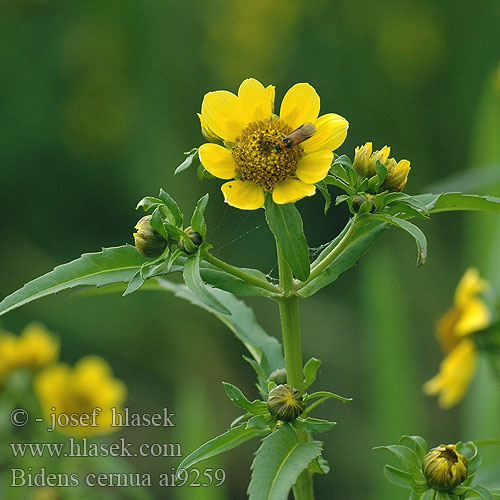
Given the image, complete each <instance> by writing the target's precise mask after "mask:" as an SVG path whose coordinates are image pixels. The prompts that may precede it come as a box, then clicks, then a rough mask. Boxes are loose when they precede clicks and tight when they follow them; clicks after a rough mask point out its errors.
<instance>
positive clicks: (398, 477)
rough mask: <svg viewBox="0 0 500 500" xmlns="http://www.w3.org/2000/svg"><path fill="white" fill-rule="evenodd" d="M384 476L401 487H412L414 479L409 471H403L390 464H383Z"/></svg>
mask: <svg viewBox="0 0 500 500" xmlns="http://www.w3.org/2000/svg"><path fill="white" fill-rule="evenodd" d="M384 476H385V477H386V478H387V480H388V481H389V482H391V483H392V484H395V485H396V486H400V487H401V488H407V489H410V488H413V487H414V486H415V481H414V480H413V476H412V475H411V474H410V473H409V472H405V471H402V470H399V469H396V468H395V467H391V466H390V465H385V466H384Z"/></svg>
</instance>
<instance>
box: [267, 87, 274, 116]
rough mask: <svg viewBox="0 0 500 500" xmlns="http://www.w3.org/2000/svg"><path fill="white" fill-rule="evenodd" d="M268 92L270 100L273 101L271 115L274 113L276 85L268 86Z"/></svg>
mask: <svg viewBox="0 0 500 500" xmlns="http://www.w3.org/2000/svg"><path fill="white" fill-rule="evenodd" d="M266 92H267V96H268V98H269V100H270V101H271V113H274V95H275V87H274V85H268V86H267V87H266Z"/></svg>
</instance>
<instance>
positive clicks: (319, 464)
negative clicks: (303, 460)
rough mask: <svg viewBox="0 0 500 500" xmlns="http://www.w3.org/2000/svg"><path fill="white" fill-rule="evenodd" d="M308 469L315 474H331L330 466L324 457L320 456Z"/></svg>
mask: <svg viewBox="0 0 500 500" xmlns="http://www.w3.org/2000/svg"><path fill="white" fill-rule="evenodd" d="M308 469H309V471H310V472H312V473H313V474H328V473H329V472H330V465H329V464H328V462H327V461H326V460H325V459H324V458H323V457H322V456H319V457H318V458H316V459H314V460H313V461H312V462H311V463H310V464H309V467H308Z"/></svg>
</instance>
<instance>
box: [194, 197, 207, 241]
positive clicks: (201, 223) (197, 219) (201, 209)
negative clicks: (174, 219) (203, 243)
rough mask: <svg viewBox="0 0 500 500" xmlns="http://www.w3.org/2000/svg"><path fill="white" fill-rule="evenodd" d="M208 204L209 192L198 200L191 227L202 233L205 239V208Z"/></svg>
mask: <svg viewBox="0 0 500 500" xmlns="http://www.w3.org/2000/svg"><path fill="white" fill-rule="evenodd" d="M207 204H208V193H207V194H206V195H205V196H203V197H202V198H200V199H199V200H198V203H197V204H196V208H195V209H194V213H193V216H192V217H191V228H192V229H193V230H194V231H197V232H198V233H200V234H201V236H202V238H203V239H205V235H206V233H207V224H206V222H205V209H206V208H207Z"/></svg>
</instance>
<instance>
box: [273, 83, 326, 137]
mask: <svg viewBox="0 0 500 500" xmlns="http://www.w3.org/2000/svg"><path fill="white" fill-rule="evenodd" d="M318 114H319V95H318V94H317V93H316V91H315V90H314V88H313V87H311V85H309V84H308V83H297V84H295V85H294V86H293V87H292V88H291V89H290V90H289V91H288V92H287V93H286V94H285V97H284V98H283V102H282V103H281V109H280V118H281V119H282V120H283V121H284V122H285V123H287V124H288V125H290V127H292V129H294V130H295V129H296V128H298V127H300V126H301V125H303V124H304V123H309V122H310V123H313V122H314V121H315V120H316V118H317V117H318Z"/></svg>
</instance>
